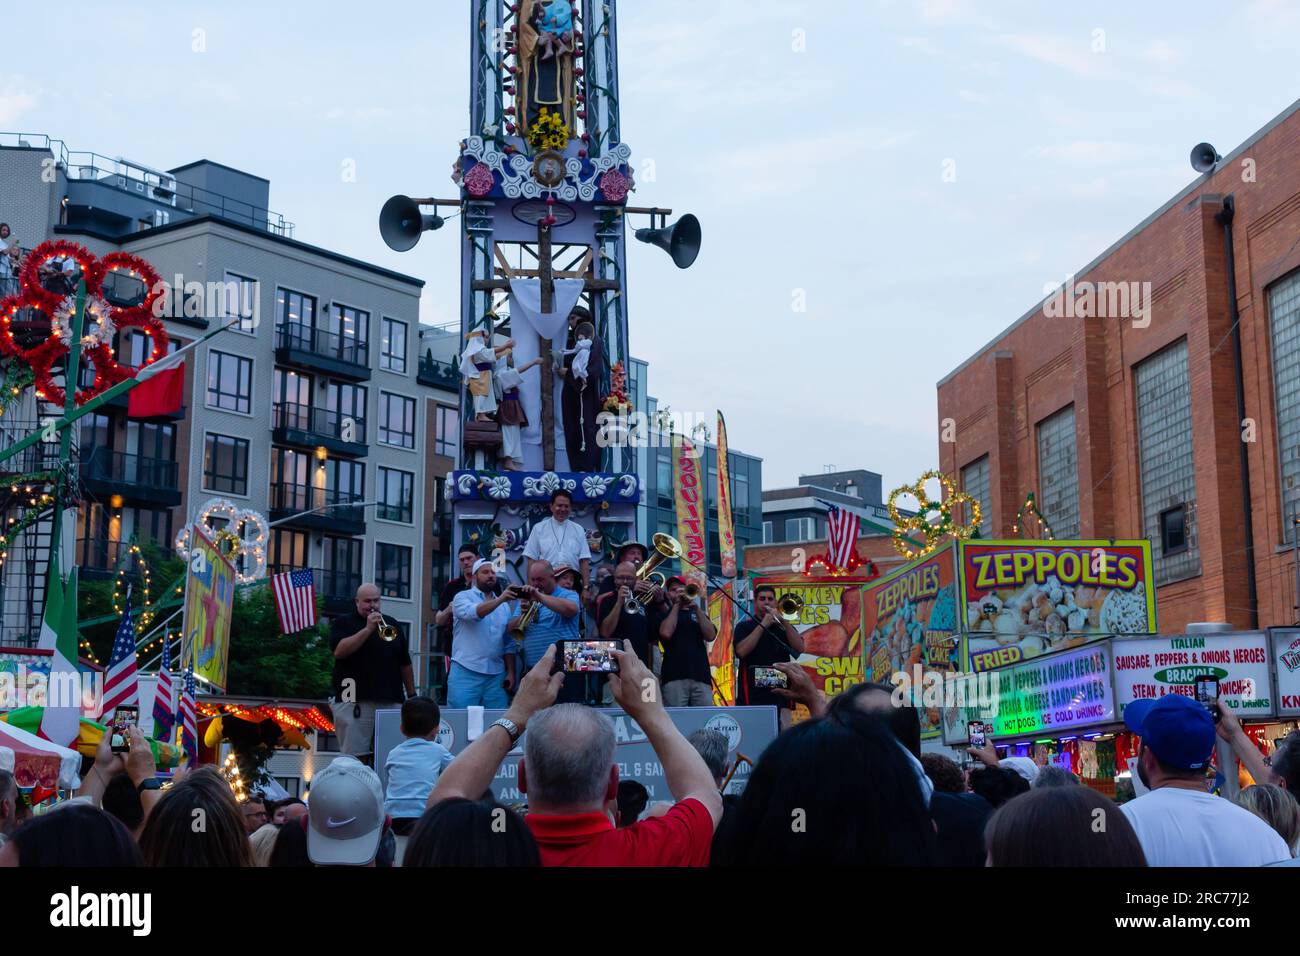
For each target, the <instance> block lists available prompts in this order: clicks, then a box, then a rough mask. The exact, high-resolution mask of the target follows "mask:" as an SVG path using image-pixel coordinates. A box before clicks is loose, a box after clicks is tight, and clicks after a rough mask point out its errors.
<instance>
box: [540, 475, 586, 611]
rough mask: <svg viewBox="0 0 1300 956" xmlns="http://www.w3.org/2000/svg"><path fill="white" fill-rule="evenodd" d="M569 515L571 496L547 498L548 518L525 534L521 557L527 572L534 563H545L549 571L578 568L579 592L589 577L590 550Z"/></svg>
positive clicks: (562, 490)
mask: <svg viewBox="0 0 1300 956" xmlns="http://www.w3.org/2000/svg"><path fill="white" fill-rule="evenodd" d="M572 511H573V495H571V494H569V493H568V492H567V491H565V490H564V489H560V490H559V491H557V492H555V494H553V495H551V516H550V517H549V518H546V519H545V520H543V521H539V522H537V524H535V525H534V526H533V530H532V531H531V532H529V535H528V543H527V544H525V545H524V557H525V558H527V559H528V567H529V568H531V567H532V566H533V562H534V561H548V562H550V565H551V567H553V568H558V567H560V566H564V567H569V568H578V569H579V573H580V574H581V576H582V581H581V582H580V584H579V590H581V589H582V588H583V587H585V586H586V584H587V579H588V576H589V575H590V573H591V548H590V547H589V546H588V545H587V532H586V531H584V530H583V528H582V525H580V524H578V522H576V521H573V520H571V519H570V518H569V515H570V514H571V513H572ZM525 570H527V569H525Z"/></svg>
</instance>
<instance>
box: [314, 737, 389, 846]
mask: <svg viewBox="0 0 1300 956" xmlns="http://www.w3.org/2000/svg"><path fill="white" fill-rule="evenodd" d="M307 816H308V825H307V857H308V858H309V859H310V860H311V861H312V862H313V863H315V864H316V865H317V866H365V865H366V864H368V863H370V862H371V861H373V860H374V858H375V854H376V853H377V852H378V851H379V841H380V839H381V838H382V837H383V835H384V789H383V786H382V785H381V784H380V782H379V774H377V773H375V772H374V771H373V770H371V769H370V768H369V767H367V766H366V765H365V764H363V763H362V762H361V761H359V760H357V759H356V758H355V757H348V756H341V757H335V758H334V761H333V763H331V764H330V765H329V766H328V767H326V768H325V769H324V770H322V771H321V772H320V773H318V774H317V775H316V778H315V779H314V780H313V781H312V783H311V791H310V792H309V793H308V794H307Z"/></svg>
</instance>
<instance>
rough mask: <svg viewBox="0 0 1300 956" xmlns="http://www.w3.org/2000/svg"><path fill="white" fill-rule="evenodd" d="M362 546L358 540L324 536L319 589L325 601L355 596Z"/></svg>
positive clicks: (359, 581) (358, 582) (359, 577)
mask: <svg viewBox="0 0 1300 956" xmlns="http://www.w3.org/2000/svg"><path fill="white" fill-rule="evenodd" d="M364 544H365V542H364V541H362V540H361V539H360V538H335V537H332V536H331V535H326V536H325V541H324V548H323V550H322V556H323V559H324V560H323V561H322V568H323V571H322V574H321V579H322V583H321V588H322V590H323V591H324V592H325V599H326V600H330V599H334V600H350V599H351V598H353V597H355V596H356V592H357V588H359V587H361V559H362V552H361V549H362V547H363V546H364Z"/></svg>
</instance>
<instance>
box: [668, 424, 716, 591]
mask: <svg viewBox="0 0 1300 956" xmlns="http://www.w3.org/2000/svg"><path fill="white" fill-rule="evenodd" d="M673 442H674V450H673V489H674V491H675V494H676V499H677V540H678V541H679V542H681V545H682V550H683V552H684V555H685V560H683V561H681V562H680V564H681V577H682V580H684V581H688V582H689V581H694V582H695V583H696V584H697V585H699V588H700V593H701V594H705V593H707V592H708V583H709V579H708V577H707V576H706V572H705V570H704V569H705V568H707V567H708V566H709V557H708V551H707V550H706V549H707V547H708V538H707V537H706V527H705V523H704V519H705V514H704V494H703V491H702V489H703V485H702V484H701V483H700V458H699V452H698V451H697V450H696V448H695V446H694V445H693V444H692V443H691V440H690V439H689V438H687V437H686V436H685V435H674V436H673Z"/></svg>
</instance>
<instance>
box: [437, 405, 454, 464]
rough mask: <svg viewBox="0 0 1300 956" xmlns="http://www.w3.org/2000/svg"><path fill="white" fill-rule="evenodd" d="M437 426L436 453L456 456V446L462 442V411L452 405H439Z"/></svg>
mask: <svg viewBox="0 0 1300 956" xmlns="http://www.w3.org/2000/svg"><path fill="white" fill-rule="evenodd" d="M436 427H437V434H436V435H435V436H434V443H433V451H434V454H437V455H446V456H447V457H448V458H455V457H456V446H457V445H458V444H459V443H460V411H459V410H457V409H455V408H452V407H451V406H450V405H439V406H438V420H437V423H436Z"/></svg>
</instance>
